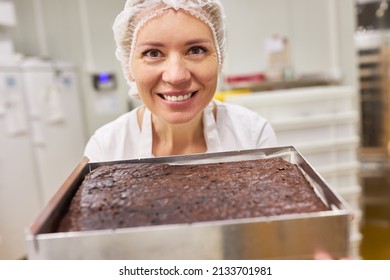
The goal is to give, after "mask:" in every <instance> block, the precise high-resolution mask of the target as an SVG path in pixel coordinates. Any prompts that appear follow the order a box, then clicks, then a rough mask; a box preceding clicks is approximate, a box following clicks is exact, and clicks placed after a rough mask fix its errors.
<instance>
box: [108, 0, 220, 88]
mask: <svg viewBox="0 0 390 280" xmlns="http://www.w3.org/2000/svg"><path fill="white" fill-rule="evenodd" d="M171 8H173V9H175V10H179V9H183V10H184V11H186V12H188V13H189V14H191V15H192V16H194V17H196V18H197V19H199V20H201V21H202V22H204V23H205V24H207V25H208V26H209V27H210V29H211V31H212V33H213V37H214V43H215V46H216V49H217V55H218V63H219V70H221V69H222V64H223V60H224V54H225V40H226V39H225V25H224V17H225V14H224V10H223V7H222V5H221V3H220V2H219V0H127V1H126V4H125V7H124V9H123V11H121V12H120V13H119V14H118V16H117V17H116V19H115V22H114V25H113V31H114V39H115V43H116V51H115V55H116V57H117V59H118V60H119V61H120V63H121V66H122V70H123V74H124V76H125V79H126V81H127V83H128V84H129V86H130V91H129V93H130V95H131V96H137V95H138V93H137V90H136V87H135V83H134V82H132V73H131V68H130V61H131V59H132V57H133V51H134V46H135V44H136V41H137V35H138V31H139V30H140V29H141V27H142V26H143V25H144V24H145V23H146V22H148V21H149V20H151V19H152V18H154V17H156V16H157V15H160V14H161V13H163V12H164V11H165V10H167V9H171Z"/></svg>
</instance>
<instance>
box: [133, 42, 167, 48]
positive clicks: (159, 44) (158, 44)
mask: <svg viewBox="0 0 390 280" xmlns="http://www.w3.org/2000/svg"><path fill="white" fill-rule="evenodd" d="M138 46H139V47H144V46H148V47H163V46H164V44H163V43H161V42H154V41H145V42H140V43H139V44H138Z"/></svg>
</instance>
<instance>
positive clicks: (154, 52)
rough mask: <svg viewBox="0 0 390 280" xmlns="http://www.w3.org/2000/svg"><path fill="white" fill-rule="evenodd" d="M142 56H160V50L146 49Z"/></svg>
mask: <svg viewBox="0 0 390 280" xmlns="http://www.w3.org/2000/svg"><path fill="white" fill-rule="evenodd" d="M142 54H143V56H146V57H150V58H155V57H160V56H161V52H160V51H159V50H147V51H144V52H143V53H142Z"/></svg>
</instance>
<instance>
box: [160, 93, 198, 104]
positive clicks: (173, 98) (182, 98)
mask: <svg viewBox="0 0 390 280" xmlns="http://www.w3.org/2000/svg"><path fill="white" fill-rule="evenodd" d="M194 94H196V91H194V92H191V93H188V94H183V95H166V94H159V96H160V97H161V98H163V99H165V100H167V101H171V102H182V101H186V100H188V99H190V98H191V97H192V96H193V95H194Z"/></svg>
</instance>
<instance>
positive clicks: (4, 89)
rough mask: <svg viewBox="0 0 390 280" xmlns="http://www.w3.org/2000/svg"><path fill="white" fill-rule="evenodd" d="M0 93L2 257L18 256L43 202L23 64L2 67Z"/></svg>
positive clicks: (0, 248) (0, 257)
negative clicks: (25, 236)
mask: <svg viewBox="0 0 390 280" xmlns="http://www.w3.org/2000/svg"><path fill="white" fill-rule="evenodd" d="M0 96H1V97H0V107H1V108H2V109H0V110H1V112H0V151H1V152H0V259H18V258H20V257H22V256H23V255H24V254H25V250H26V249H25V242H24V232H23V229H24V228H25V227H26V225H28V224H29V223H31V221H32V220H33V218H34V215H35V214H36V213H37V212H38V211H39V209H40V207H41V205H42V204H41V202H42V201H41V199H40V189H39V178H38V176H37V172H36V171H37V169H36V168H37V166H36V164H35V158H34V152H33V149H32V145H31V141H30V131H29V127H28V119H27V115H26V114H25V108H26V106H25V105H26V104H25V102H24V97H23V84H22V73H21V71H20V69H19V68H17V67H0Z"/></svg>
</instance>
